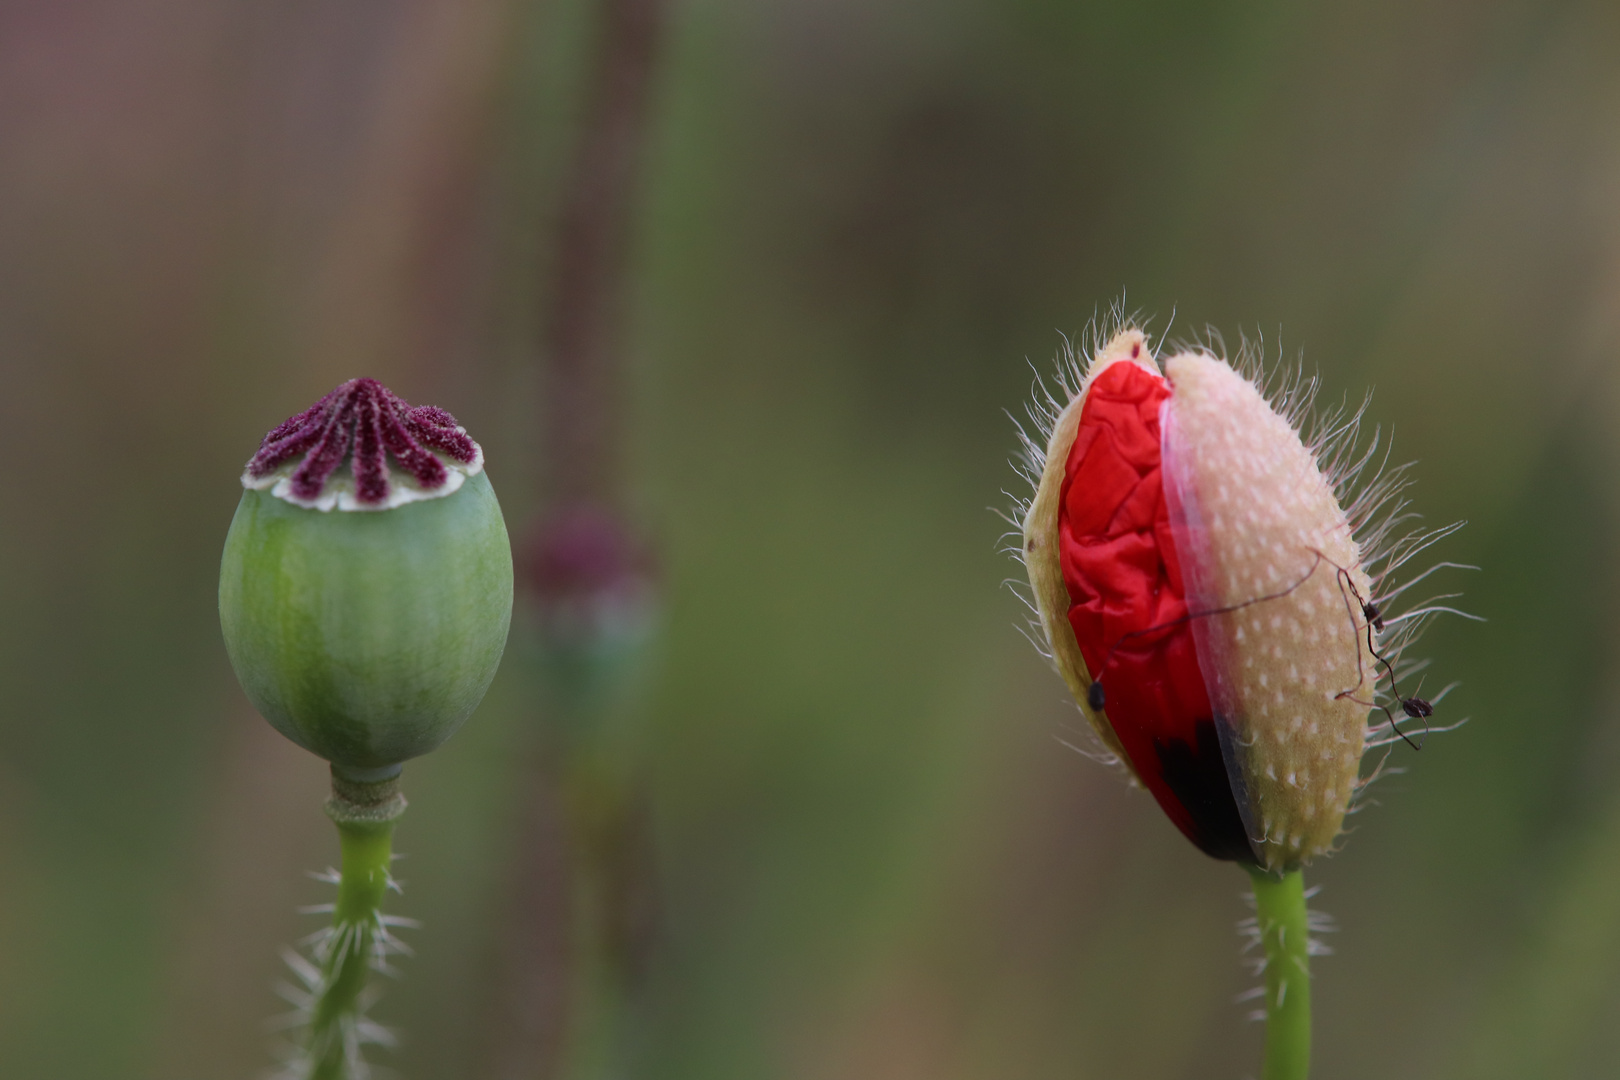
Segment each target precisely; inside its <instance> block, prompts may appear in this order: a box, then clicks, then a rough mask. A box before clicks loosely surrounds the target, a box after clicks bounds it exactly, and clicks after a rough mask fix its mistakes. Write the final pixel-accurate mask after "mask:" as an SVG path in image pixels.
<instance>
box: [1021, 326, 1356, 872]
mask: <svg viewBox="0 0 1620 1080" xmlns="http://www.w3.org/2000/svg"><path fill="white" fill-rule="evenodd" d="M1077 390H1078V392H1077V393H1074V394H1073V396H1072V399H1071V400H1069V401H1067V402H1061V403H1057V408H1056V409H1055V410H1054V415H1053V416H1052V417H1051V419H1052V425H1051V433H1050V439H1049V441H1048V442H1047V444H1046V446H1045V447H1044V455H1042V454H1041V449H1042V448H1040V447H1036V448H1035V451H1036V453H1035V461H1034V464H1035V465H1036V466H1037V470H1036V471H1037V473H1038V483H1037V487H1036V491H1035V495H1034V497H1033V499H1032V500H1031V503H1030V505H1029V507H1028V510H1027V513H1026V515H1025V517H1024V522H1023V545H1022V547H1023V557H1024V562H1025V565H1026V567H1027V569H1028V572H1029V579H1030V583H1031V586H1032V588H1033V591H1034V596H1035V607H1036V609H1037V612H1038V617H1039V621H1040V626H1041V629H1042V630H1043V631H1044V634H1045V637H1046V640H1047V642H1048V643H1049V645H1050V649H1051V655H1052V658H1053V660H1054V662H1055V664H1056V666H1057V668H1058V670H1059V671H1060V672H1061V673H1062V675H1063V676H1064V679H1065V680H1066V681H1067V683H1068V684H1069V687H1070V689H1071V690H1072V691H1073V693H1074V695H1075V697H1076V698H1077V699H1078V701H1079V702H1080V703H1081V708H1082V711H1084V712H1085V714H1086V716H1087V717H1088V719H1089V720H1090V721H1091V723H1092V725H1093V726H1094V727H1095V729H1096V731H1097V734H1098V735H1099V736H1100V738H1101V739H1102V741H1103V743H1104V744H1105V745H1106V746H1107V747H1108V748H1109V749H1110V750H1112V751H1113V752H1114V753H1115V754H1117V755H1118V756H1119V758H1120V759H1121V760H1122V761H1123V762H1124V763H1125V765H1126V766H1127V767H1128V768H1129V769H1130V771H1131V773H1132V775H1133V776H1134V777H1135V778H1136V779H1137V780H1138V781H1139V782H1140V783H1141V784H1142V786H1144V787H1146V788H1147V789H1148V791H1150V792H1151V793H1152V794H1153V796H1154V798H1155V799H1156V800H1157V801H1158V803H1159V805H1160V806H1161V807H1162V808H1163V809H1164V810H1165V812H1166V813H1167V814H1168V815H1169V816H1170V819H1171V820H1172V821H1173V822H1175V824H1176V825H1177V827H1179V828H1180V829H1181V831H1182V832H1183V833H1184V834H1185V835H1186V836H1187V838H1188V839H1190V840H1191V841H1192V842H1193V843H1194V844H1196V845H1197V846H1198V847H1199V848H1200V849H1202V850H1203V851H1204V852H1206V853H1207V854H1209V855H1212V856H1214V857H1216V858H1221V859H1232V860H1236V861H1238V862H1242V863H1246V864H1249V865H1252V866H1256V867H1259V868H1261V869H1265V870H1269V871H1281V870H1289V869H1294V868H1296V867H1298V866H1299V865H1300V864H1302V863H1304V862H1308V861H1309V860H1310V859H1311V858H1313V857H1314V856H1316V855H1319V854H1321V853H1323V852H1324V851H1327V850H1328V849H1329V848H1330V847H1331V845H1332V843H1333V840H1334V838H1335V837H1336V836H1337V835H1338V833H1339V831H1340V828H1341V826H1342V823H1343V819H1344V814H1345V812H1346V809H1347V808H1348V806H1349V803H1350V800H1351V797H1352V795H1353V794H1354V793H1355V791H1356V789H1357V787H1358V785H1359V780H1358V769H1359V765H1360V760H1361V754H1362V750H1363V743H1364V740H1365V732H1366V720H1367V715H1368V711H1369V708H1370V707H1372V706H1373V703H1374V702H1375V701H1376V700H1377V696H1376V695H1377V677H1378V672H1379V669H1378V667H1377V664H1378V663H1379V661H1378V659H1376V658H1375V654H1374V653H1373V652H1372V649H1373V647H1374V645H1375V643H1376V639H1375V638H1374V636H1373V634H1374V630H1373V629H1372V628H1370V627H1369V626H1368V625H1367V623H1368V622H1370V621H1372V616H1369V615H1368V613H1367V610H1366V608H1365V607H1364V604H1363V601H1364V600H1368V599H1370V597H1371V595H1372V591H1371V584H1370V582H1369V580H1368V575H1367V574H1366V573H1365V571H1364V566H1365V563H1364V559H1363V553H1362V551H1361V550H1360V548H1359V547H1358V545H1357V541H1356V538H1355V536H1354V535H1353V534H1354V528H1353V524H1354V523H1353V522H1352V521H1351V520H1350V519H1349V518H1348V517H1347V515H1346V512H1345V510H1344V509H1343V508H1342V507H1341V505H1340V502H1339V498H1338V496H1337V493H1336V491H1335V487H1334V485H1333V484H1332V483H1330V482H1329V480H1328V479H1327V478H1326V477H1324V475H1323V473H1322V470H1321V468H1320V467H1319V465H1318V461H1317V458H1316V455H1315V454H1314V453H1313V452H1312V451H1311V450H1310V449H1308V448H1307V447H1306V446H1305V444H1304V442H1303V441H1302V440H1301V437H1300V434H1299V432H1298V431H1297V430H1296V429H1295V427H1294V426H1293V425H1292V424H1291V423H1290V422H1289V420H1288V419H1285V418H1284V417H1283V416H1281V415H1279V414H1278V413H1277V411H1275V410H1274V409H1273V408H1272V407H1271V405H1269V404H1268V403H1267V401H1266V399H1265V397H1264V395H1263V394H1262V393H1261V391H1260V390H1259V389H1258V388H1257V387H1256V386H1255V385H1254V384H1253V383H1252V382H1251V381H1250V380H1249V379H1248V378H1245V377H1244V376H1243V375H1242V374H1239V373H1238V372H1237V371H1235V370H1234V369H1233V368H1232V367H1230V366H1229V365H1228V364H1227V363H1226V362H1225V361H1224V360H1221V359H1218V358H1216V357H1214V356H1212V355H1209V354H1207V353H1204V352H1200V351H1193V352H1182V353H1180V354H1178V355H1176V356H1172V357H1171V358H1169V359H1168V360H1167V361H1165V363H1164V368H1163V371H1162V372H1161V371H1160V369H1159V366H1158V364H1157V363H1156V361H1155V359H1154V357H1153V355H1152V352H1151V350H1150V348H1149V346H1148V342H1147V339H1146V337H1145V336H1144V335H1143V333H1142V332H1141V331H1139V330H1135V329H1127V330H1125V331H1123V332H1122V333H1119V334H1118V335H1117V336H1115V337H1114V338H1113V340H1111V341H1109V342H1108V343H1107V345H1106V346H1105V347H1104V348H1102V349H1101V350H1100V351H1099V352H1098V353H1097V355H1096V357H1095V359H1094V360H1093V362H1092V363H1091V365H1090V367H1089V369H1088V370H1087V371H1086V372H1085V374H1084V377H1083V378H1082V379H1081V380H1080V384H1079V386H1078V387H1077ZM1043 457H1044V460H1043ZM1380 629H1381V627H1380Z"/></svg>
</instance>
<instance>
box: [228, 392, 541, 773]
mask: <svg viewBox="0 0 1620 1080" xmlns="http://www.w3.org/2000/svg"><path fill="white" fill-rule="evenodd" d="M345 462H347V464H348V468H347V469H346V470H343V469H341V466H343V465H344V463H345ZM483 465H484V458H483V451H482V450H481V449H480V448H479V446H478V444H477V443H475V442H473V440H472V439H471V438H469V437H468V436H467V433H466V431H465V430H463V429H462V428H461V427H459V426H458V425H457V424H456V422H455V420H454V418H453V417H451V416H450V414H448V413H446V412H444V411H443V410H441V409H435V408H431V407H421V408H413V407H412V406H410V405H409V404H407V403H406V402H404V401H402V400H401V399H400V398H398V397H397V396H395V395H394V394H393V393H392V392H390V391H389V390H388V389H387V388H386V387H384V386H383V385H382V384H381V383H379V382H377V381H376V380H374V379H354V380H351V381H349V382H346V383H344V384H343V385H342V386H339V387H338V388H337V389H336V390H333V391H332V392H331V393H330V394H328V395H327V396H326V397H324V398H322V399H321V400H320V401H318V402H317V403H316V404H315V405H313V406H312V407H311V408H309V409H308V410H306V411H305V412H302V413H299V414H298V415H296V416H293V417H291V418H289V419H288V420H287V421H286V422H284V423H283V424H281V425H280V426H278V427H277V428H275V429H274V430H272V431H271V432H270V433H269V434H268V435H266V436H265V438H264V442H263V444H262V445H261V446H260V448H259V452H258V453H257V454H255V455H254V457H253V459H252V460H251V461H249V462H248V466H247V469H246V471H245V472H244V473H243V475H242V486H243V487H244V488H245V489H246V490H245V491H243V493H242V500H241V502H240V503H239V504H238V505H237V508H236V516H235V518H234V519H233V520H232V521H231V528H230V532H229V534H228V535H227V537H226V539H225V553H224V558H223V559H222V561H221V565H220V580H219V614H220V625H221V627H222V629H223V630H224V635H225V645H226V649H227V651H228V652H229V653H230V658H231V665H232V667H234V668H235V670H236V675H237V678H238V679H239V680H240V681H241V683H242V688H243V689H244V690H245V691H246V692H247V695H248V698H249V699H250V700H251V701H252V702H253V704H254V706H255V707H256V708H257V709H258V710H259V712H260V713H262V714H263V715H264V717H265V719H266V720H268V721H270V723H271V724H272V725H274V726H275V728H276V730H278V731H280V732H281V733H282V734H283V735H285V736H287V738H289V739H291V740H292V741H293V742H295V743H297V744H298V745H300V746H302V747H304V748H305V749H307V750H310V751H312V752H313V753H316V754H318V755H320V756H321V757H323V758H326V759H327V760H328V761H330V762H332V764H333V766H334V768H335V771H337V772H342V773H344V774H346V775H348V776H349V777H351V778H352V779H355V780H360V781H371V780H379V779H382V778H385V777H387V776H390V775H392V774H394V773H397V772H398V771H399V764H400V763H401V762H403V761H405V760H406V759H408V758H412V757H416V756H419V755H421V754H425V753H427V752H428V751H430V750H432V749H434V748H435V747H437V746H438V745H439V744H440V743H442V742H444V740H445V739H447V738H449V737H450V735H451V734H453V733H454V732H455V730H456V728H457V727H459V726H460V725H461V722H462V721H463V720H465V719H466V718H467V716H468V715H469V714H470V713H471V712H472V711H473V709H474V708H475V707H476V706H477V704H478V702H479V701H480V700H481V699H482V698H483V696H484V691H485V690H486V689H487V688H488V686H489V683H490V680H491V679H492V678H493V677H494V674H495V669H496V666H497V665H498V664H499V662H500V658H501V652H502V650H503V649H504V647H505V644H506V633H507V626H508V624H509V622H510V620H511V613H512V554H511V548H510V545H509V543H508V540H507V535H506V524H505V521H504V520H503V519H502V517H501V509H500V504H499V503H498V502H497V501H496V499H495V492H494V490H493V489H492V488H491V487H490V484H489V478H488V476H487V475H486V474H485V472H484V468H483Z"/></svg>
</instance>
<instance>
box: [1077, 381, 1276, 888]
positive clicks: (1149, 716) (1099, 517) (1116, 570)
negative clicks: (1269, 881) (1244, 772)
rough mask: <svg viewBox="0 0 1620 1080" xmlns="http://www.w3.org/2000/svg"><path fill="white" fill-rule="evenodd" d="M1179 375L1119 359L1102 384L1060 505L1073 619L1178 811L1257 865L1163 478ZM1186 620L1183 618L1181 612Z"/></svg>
mask: <svg viewBox="0 0 1620 1080" xmlns="http://www.w3.org/2000/svg"><path fill="white" fill-rule="evenodd" d="M1169 396H1170V386H1169V384H1168V383H1166V382H1165V380H1164V379H1163V378H1162V377H1161V376H1159V375H1156V374H1153V373H1151V372H1149V371H1147V370H1146V369H1144V368H1143V367H1141V366H1140V365H1138V364H1134V363H1130V362H1117V363H1114V364H1112V365H1110V366H1109V367H1108V368H1106V369H1104V370H1103V371H1102V372H1101V373H1100V374H1099V375H1098V376H1097V377H1096V378H1095V379H1094V380H1093V381H1092V383H1091V387H1090V390H1089V391H1088V393H1087V396H1086V403H1085V405H1084V407H1083V408H1082V410H1081V414H1080V424H1079V427H1078V430H1077V432H1076V435H1075V440H1074V444H1073V446H1072V447H1071V449H1070V451H1069V459H1068V462H1067V463H1066V467H1065V472H1064V478H1063V489H1062V491H1061V492H1060V495H1059V498H1060V503H1061V508H1060V510H1059V514H1058V545H1059V562H1060V565H1061V567H1062V570H1063V582H1064V584H1065V585H1066V586H1067V587H1068V592H1069V600H1070V608H1069V624H1070V625H1071V626H1072V627H1073V628H1074V633H1075V638H1076V640H1077V641H1078V643H1079V645H1080V652H1081V654H1082V655H1083V656H1084V657H1085V660H1086V666H1087V667H1088V668H1089V669H1090V670H1091V672H1092V675H1093V677H1094V678H1096V679H1097V681H1099V682H1101V683H1103V686H1104V691H1105V693H1106V696H1107V705H1106V707H1105V709H1104V712H1105V713H1106V714H1107V718H1108V722H1109V724H1110V725H1111V726H1112V727H1113V729H1114V732H1115V734H1117V735H1118V736H1119V741H1120V744H1121V745H1122V746H1123V747H1124V748H1125V752H1126V753H1127V754H1128V755H1129V756H1130V759H1131V765H1132V766H1133V767H1134V768H1135V770H1136V773H1137V775H1138V776H1139V777H1141V779H1142V781H1143V783H1144V784H1146V785H1147V788H1148V790H1149V791H1151V792H1152V793H1153V796H1154V798H1156V799H1157V800H1158V802H1159V805H1160V806H1161V807H1163V808H1164V811H1165V813H1167V814H1168V815H1169V816H1170V819H1171V820H1172V821H1174V822H1175V823H1176V825H1177V827H1179V828H1180V829H1181V831H1182V832H1183V833H1185V834H1186V836H1187V838H1188V839H1189V840H1191V841H1192V842H1193V843H1195V844H1197V845H1198V846H1199V847H1200V848H1201V849H1203V850H1204V851H1205V852H1207V853H1208V854H1210V855H1213V856H1215V857H1217V858H1224V859H1239V860H1243V861H1252V860H1253V858H1254V855H1253V853H1252V850H1251V848H1250V845H1249V840H1248V835H1247V833H1246V832H1245V830H1244V828H1243V823H1242V818H1241V816H1240V815H1239V813H1238V807H1237V799H1236V796H1235V795H1234V792H1233V790H1232V785H1231V782H1230V780H1229V779H1228V775H1227V768H1226V764H1225V758H1224V755H1223V753H1222V749H1221V745H1220V728H1219V726H1218V724H1217V722H1216V718H1215V715H1214V710H1213V709H1212V708H1211V707H1210V700H1209V694H1208V691H1207V690H1206V689H1205V686H1204V678H1203V674H1202V672H1201V671H1200V670H1199V666H1198V650H1197V645H1196V643H1195V641H1194V637H1193V632H1192V621H1191V620H1188V619H1186V615H1187V602H1186V598H1185V595H1184V587H1183V584H1182V579H1181V567H1180V560H1179V559H1178V557H1177V555H1176V551H1175V544H1174V541H1173V539H1172V537H1171V532H1170V514H1169V509H1168V507H1167V506H1166V504H1165V498H1164V490H1163V483H1162V480H1161V476H1160V470H1159V464H1160V432H1159V412H1160V407H1161V406H1162V405H1163V404H1164V402H1165V401H1166V400H1167V399H1168V398H1169ZM1177 620H1181V621H1179V622H1178V621H1177Z"/></svg>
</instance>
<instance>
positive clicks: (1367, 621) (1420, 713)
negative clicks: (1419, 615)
mask: <svg viewBox="0 0 1620 1080" xmlns="http://www.w3.org/2000/svg"><path fill="white" fill-rule="evenodd" d="M1316 554H1317V555H1318V557H1320V558H1323V559H1326V558H1327V556H1326V555H1323V554H1322V553H1321V552H1320V551H1318V552H1317V553H1316ZM1328 561H1329V562H1332V560H1331V559H1329V560H1328ZM1333 566H1334V577H1335V578H1336V579H1337V580H1338V582H1339V590H1340V592H1341V593H1342V592H1343V591H1344V590H1346V589H1348V590H1349V591H1350V595H1349V596H1347V597H1345V606H1346V608H1348V607H1349V606H1350V601H1351V599H1352V598H1353V599H1354V600H1355V604H1356V606H1357V607H1359V608H1360V609H1361V619H1362V625H1361V629H1363V630H1365V631H1366V634H1367V651H1368V652H1370V653H1372V655H1373V658H1374V659H1375V660H1377V661H1378V663H1380V664H1382V665H1384V672H1385V674H1387V675H1388V676H1389V689H1390V692H1391V693H1393V694H1394V695H1395V700H1396V701H1397V702H1399V703H1400V706H1401V711H1402V712H1403V713H1405V714H1406V715H1407V717H1408V718H1409V719H1412V720H1427V719H1428V718H1429V717H1431V716H1433V715H1434V705H1433V703H1431V702H1429V701H1427V700H1426V699H1424V698H1421V697H1418V696H1417V695H1416V694H1413V695H1412V696H1411V697H1406V696H1404V695H1403V694H1402V693H1401V688H1400V685H1399V684H1398V683H1397V682H1396V681H1395V666H1394V665H1393V664H1391V663H1390V661H1389V657H1387V656H1385V655H1384V654H1383V653H1382V652H1379V651H1378V645H1377V643H1376V642H1375V641H1374V640H1373V634H1374V633H1375V632H1382V631H1383V629H1384V613H1383V612H1382V611H1381V610H1379V607H1378V605H1377V604H1376V603H1375V602H1374V601H1372V600H1371V599H1369V598H1367V597H1364V596H1362V595H1361V590H1360V589H1358V588H1356V583H1355V579H1354V578H1352V577H1351V576H1350V571H1349V570H1347V569H1345V568H1344V567H1342V566H1340V565H1339V564H1338V563H1333ZM1354 621H1355V617H1354V615H1353V614H1352V616H1351V622H1352V623H1354ZM1356 667H1357V668H1358V669H1360V667H1361V657H1360V655H1359V654H1358V655H1357V657H1356ZM1365 679H1366V675H1365V673H1363V674H1362V681H1365ZM1361 685H1362V684H1361V682H1357V683H1356V685H1355V686H1352V687H1351V688H1350V689H1348V690H1341V691H1339V693H1337V694H1335V695H1334V696H1335V697H1338V698H1349V699H1350V700H1351V701H1354V702H1356V703H1357V704H1358V705H1366V706H1368V707H1369V708H1374V709H1378V710H1380V711H1381V712H1382V713H1383V714H1384V717H1385V718H1386V719H1387V720H1388V721H1389V726H1390V730H1391V731H1393V732H1395V734H1397V735H1399V736H1400V737H1401V740H1402V741H1403V742H1405V743H1406V745H1407V746H1410V747H1411V748H1412V749H1413V750H1421V749H1423V743H1424V741H1425V740H1426V739H1427V738H1428V735H1429V727H1428V725H1427V724H1425V725H1424V726H1423V734H1422V736H1420V737H1419V739H1418V741H1417V742H1413V741H1412V737H1411V736H1410V735H1408V734H1407V733H1406V732H1404V731H1402V730H1401V727H1400V725H1399V724H1398V723H1396V721H1395V714H1394V713H1393V712H1391V711H1390V708H1389V706H1388V705H1381V704H1379V703H1377V702H1376V701H1371V702H1364V701H1362V700H1361V699H1360V698H1356V697H1351V695H1352V694H1354V693H1355V692H1356V691H1357V690H1359V689H1360V688H1361Z"/></svg>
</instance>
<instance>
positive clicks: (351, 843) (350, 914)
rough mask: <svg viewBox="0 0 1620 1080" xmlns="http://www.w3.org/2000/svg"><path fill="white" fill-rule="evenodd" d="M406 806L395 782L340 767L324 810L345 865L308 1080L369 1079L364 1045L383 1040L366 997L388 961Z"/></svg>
mask: <svg viewBox="0 0 1620 1080" xmlns="http://www.w3.org/2000/svg"><path fill="white" fill-rule="evenodd" d="M404 809H405V797H404V796H403V795H401V794H399V790H398V780H397V779H389V780H384V781H381V782H376V783H361V782H356V781H352V780H348V779H345V778H343V777H341V776H339V775H338V773H337V770H336V769H335V768H334V770H333V774H332V798H331V800H330V801H328V802H327V804H326V812H327V814H328V815H329V816H330V817H331V818H332V820H333V821H334V822H336V823H337V829H338V839H339V841H340V843H341V844H342V850H343V862H342V871H341V876H340V879H339V881H338V896H337V903H336V904H335V905H334V907H333V914H332V930H331V936H330V937H329V938H328V939H327V940H326V942H325V943H324V944H323V945H321V946H319V947H317V949H316V961H317V963H318V964H319V965H320V970H321V980H320V985H319V989H318V992H317V994H316V999H315V1002H314V1005H313V1007H312V1009H311V1011H310V1022H309V1043H308V1058H307V1060H308V1073H307V1075H308V1077H309V1080H354V1078H356V1077H358V1076H361V1075H364V1073H365V1065H364V1062H363V1059H362V1058H361V1048H362V1047H363V1046H364V1045H366V1044H367V1043H370V1042H375V1041H377V1040H376V1039H375V1038H374V1037H373V1033H372V1032H370V1031H368V1030H367V1021H366V1019H365V1015H364V1013H365V1004H366V1003H365V1001H364V999H363V993H364V990H365V987H366V981H367V979H368V977H369V976H370V973H371V971H372V969H373V968H374V967H375V966H378V965H379V964H380V962H381V961H382V960H384V959H385V958H386V952H387V948H386V943H387V941H388V937H387V931H386V929H385V928H384V926H383V921H382V910H381V909H382V900H383V896H384V895H385V894H386V893H387V892H388V888H389V885H390V884H391V883H392V879H391V878H390V877H389V875H388V865H389V862H390V859H391V855H392V850H393V837H394V820H395V819H396V818H398V817H399V815H400V814H401V813H403V812H404Z"/></svg>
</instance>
